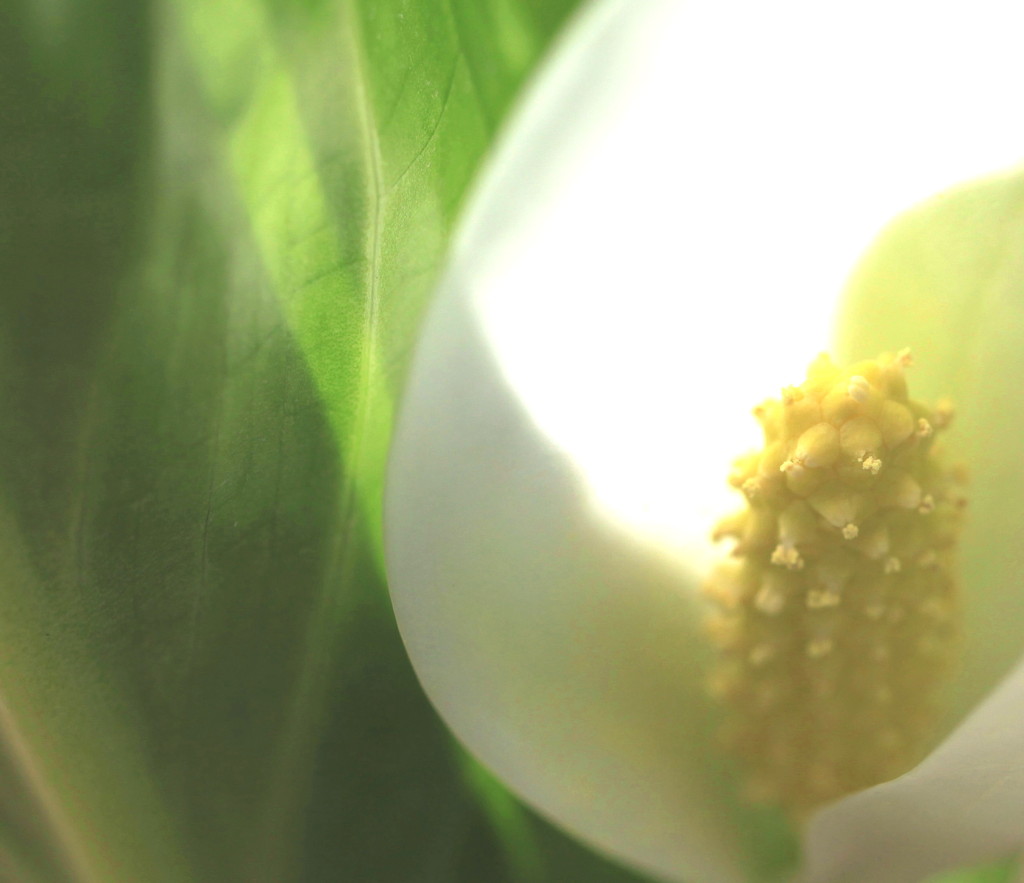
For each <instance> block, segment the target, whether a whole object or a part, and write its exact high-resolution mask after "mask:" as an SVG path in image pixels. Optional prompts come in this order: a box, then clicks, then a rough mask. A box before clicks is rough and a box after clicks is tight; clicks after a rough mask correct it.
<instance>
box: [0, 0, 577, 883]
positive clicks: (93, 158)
mask: <svg viewBox="0 0 1024 883" xmlns="http://www.w3.org/2000/svg"><path fill="white" fill-rule="evenodd" d="M574 5H575V3H574V0H556V2H541V0H486V2H481V0H361V2H357V0H348V2H345V0H307V2H284V0H278V2H269V0H267V2H260V0H224V2H217V3H207V2H201V0H180V2H172V0H167V2H158V0H152V2H148V3H147V2H140V0H96V2H94V3H92V4H88V5H85V6H83V5H78V4H73V3H69V2H66V0H52V2H47V3H37V2H36V0H12V2H10V3H7V4H5V5H4V6H3V9H2V10H0V119H3V120H4V132H5V135H4V141H3V144H2V147H0V157H2V172H0V265H2V266H3V268H4V273H3V276H2V277H0V278H2V279H3V296H2V297H0V407H2V409H3V421H2V424H0V457H2V460H0V462H2V464H3V465H2V467H0V563H2V564H0V648H2V654H0V744H2V746H3V753H2V756H0V877H3V878H4V879H14V880H18V881H22V880H24V881H28V883H35V881H38V883H49V881H76V883H83V881H90V883H119V881H126V883H127V881H132V883H135V881H141V880H145V881H147V883H165V881H166V883H176V881H186V880H187V881H203V880H211V881H214V880H215V881H218V883H221V881H233V880H237V881H246V883H259V881H267V883H279V881H287V880H303V881H317V880H325V881H326V880H336V879H345V880H349V881H360V880H365V881H387V880H411V879H416V880H417V881H430V880H437V881H442V880H444V881H450V880H458V879H465V880H467V881H469V880H480V879H488V880H495V881H500V880H501V879H504V878H505V877H506V876H507V873H508V872H507V870H506V865H508V864H509V862H508V851H507V846H506V847H505V848H504V849H503V847H502V846H501V845H500V844H499V842H498V841H496V840H495V836H496V835H495V834H494V833H493V832H492V827H491V822H490V821H489V819H490V816H489V815H488V813H487V811H486V809H485V808H481V806H480V804H479V803H478V802H477V799H476V796H475V791H474V789H473V788H472V787H470V786H468V785H467V784H466V779H465V778H464V776H463V772H462V762H461V761H460V759H459V757H458V753H457V751H456V749H455V748H454V747H453V745H452V744H451V742H450V740H449V739H448V737H447V736H446V734H445V733H444V731H443V729H442V728H441V726H440V725H439V723H438V722H437V720H436V718H435V716H434V714H433V712H432V710H431V709H430V708H429V706H428V704H427V702H426V700H425V699H424V698H423V697H422V695H421V693H420V691H419V688H418V685H417V684H416V682H415V679H414V677H413V675H412V673H411V671H410V669H409V667H408V664H407V661H406V658H405V654H404V650H403V649H402V647H401V643H400V641H399V639H398V636H397V633H396V630H395V627H394V624H393V621H392V618H391V613H390V607H389V605H388V601H387V597H386V593H385V592H384V591H383V579H382V576H381V565H380V551H379V550H380V535H379V534H380V523H379V507H380V487H381V481H382V470H383V463H384V460H385V457H386V454H387V444H388V439H389V436H390V430H391V419H392V411H393V405H394V399H395V396H396V395H397V393H398V391H399V389H400V386H401V382H402V378H403V373H404V370H405V365H406V363H407V361H408V358H409V354H410V350H411V348H412V346H413V344H414V342H415V336H416V331H417V328H418V326H419V322H420V318H421V315H422V313H423V310H424V307H425V305H426V302H427V299H428V296H429V293H430V291H431V288H432V285H433V284H434V282H435V280H436V277H437V274H438V269H439V267H440V264H441V261H442V259H443V257H444V252H445V248H446V244H447V241H448V238H449V236H450V233H451V229H452V225H453V222H454V220H455V218H456V215H457V213H458V210H459V207H460V205H461V204H462V201H463V198H464V195H465V192H466V188H467V186H468V184H469V183H470V181H471V179H472V176H473V174H474V173H475V172H476V170H477V169H478V167H479V164H480V161H481V159H482V157H483V156H484V154H485V152H486V149H487V147H488V145H489V144H490V143H491V141H492V139H493V137H494V135H495V132H496V129H497V127H498V125H499V124H500V122H501V121H502V119H503V118H504V117H505V114H506V112H507V110H508V107H509V104H510V101H511V100H512V98H513V97H514V95H515V94H516V92H517V90H518V89H519V88H520V86H521V84H522V82H523V80H524V78H525V76H526V75H527V73H528V72H529V70H530V69H531V67H532V66H533V65H534V64H535V63H536V61H537V59H538V58H539V57H540V55H541V53H542V52H543V51H544V49H545V47H546V46H547V44H548V43H549V41H550V39H551V37H552V35H553V34H554V33H555V31H556V30H557V28H558V27H559V26H560V25H561V23H562V22H563V20H564V19H565V17H566V15H567V14H568V13H569V11H570V9H571V8H572V7H573V6H574ZM541 861H543V859H541Z"/></svg>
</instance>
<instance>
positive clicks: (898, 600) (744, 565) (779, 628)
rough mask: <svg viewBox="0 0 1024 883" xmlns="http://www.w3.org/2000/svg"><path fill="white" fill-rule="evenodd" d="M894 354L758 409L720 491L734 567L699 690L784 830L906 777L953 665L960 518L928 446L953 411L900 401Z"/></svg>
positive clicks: (948, 480)
mask: <svg viewBox="0 0 1024 883" xmlns="http://www.w3.org/2000/svg"><path fill="white" fill-rule="evenodd" d="M909 364H910V356H909V353H908V352H906V351H904V352H901V353H899V354H897V355H895V356H889V355H884V356H881V357H880V358H878V359H877V360H873V361H869V362H862V363H860V364H857V365H854V366H853V367H852V368H850V369H848V370H841V369H839V368H837V367H836V366H835V365H834V364H833V363H832V362H831V360H830V359H829V358H828V357H827V356H821V357H819V359H818V360H817V361H815V363H814V364H813V365H812V366H811V368H810V370H809V372H808V377H807V380H806V382H805V383H804V384H803V385H802V386H800V387H790V388H787V389H785V390H783V395H782V399H781V401H776V400H771V401H768V402H765V403H764V404H763V405H761V406H760V407H758V408H757V409H755V412H754V413H755V415H756V416H757V418H758V420H759V421H760V422H761V425H762V427H763V429H764V437H765V445H764V449H763V450H762V451H760V452H759V453H756V454H751V455H748V456H746V457H743V458H741V459H740V460H739V461H738V462H737V463H736V465H735V469H734V472H733V474H732V476H731V477H730V481H731V483H732V484H733V485H734V486H735V487H736V488H737V489H739V490H740V491H741V492H742V493H743V494H744V496H745V497H746V501H747V504H746V508H745V509H744V510H743V511H742V512H740V513H739V514H737V515H736V516H733V517H731V518H728V519H726V520H725V521H724V522H722V523H721V524H720V525H719V526H718V528H717V531H716V535H717V536H719V537H731V538H734V539H735V547H734V548H733V554H732V558H731V559H730V560H729V561H727V562H725V563H724V564H723V565H722V566H721V567H720V568H719V569H718V570H717V571H716V572H715V574H714V575H713V577H712V578H711V580H710V581H709V584H708V587H707V591H708V593H709V595H710V596H711V597H712V598H713V600H714V601H715V603H716V612H715V614H714V615H713V616H712V618H711V620H710V621H709V633H710V634H711V637H712V640H713V641H714V643H715V644H716V645H717V647H718V648H719V651H720V657H721V659H720V662H719V665H718V668H717V671H716V672H715V674H714V677H713V678H712V684H711V688H712V691H713V692H714V693H715V695H716V696H717V697H719V698H720V699H721V700H722V701H723V702H724V703H725V704H726V705H727V706H728V707H729V709H730V713H729V723H728V725H727V727H726V732H725V733H724V734H723V736H724V737H725V740H726V742H727V743H728V745H729V746H730V747H731V748H732V749H733V750H734V751H735V752H737V753H738V754H739V755H740V756H741V758H742V759H743V761H744V762H745V765H746V767H747V769H748V770H749V774H750V775H749V788H748V790H749V793H750V796H751V797H752V798H753V799H756V800H764V801H769V802H773V803H777V804H779V805H781V806H783V807H785V808H786V809H788V810H789V811H790V812H791V813H793V814H794V815H795V816H796V817H800V816H802V815H804V814H805V813H806V812H807V811H808V810H809V809H812V808H813V807H815V806H817V805H819V804H822V803H825V802H827V801H829V800H832V799H834V798H837V797H840V796H842V795H844V794H847V793H849V792H851V791H856V790H858V789H861V788H865V787H868V786H870V785H874V784H877V783H878V782H881V781H884V780H887V779H890V778H892V777H894V776H896V775H899V774H901V773H903V772H905V771H906V770H907V769H908V768H909V767H910V766H912V765H913V764H914V763H915V762H916V761H917V760H918V759H919V755H920V752H921V750H922V747H923V746H924V745H925V744H926V743H927V740H928V736H929V729H930V725H931V723H932V720H933V718H934V703H935V701H936V693H937V690H938V688H939V687H940V686H941V685H942V683H943V681H944V679H945V677H946V675H947V673H948V671H949V669H950V666H951V664H952V663H953V661H954V659H955V656H956V651H957V643H958V621H959V610H958V605H957V592H956V584H955V579H954V562H953V555H954V551H955V545H956V541H957V535H958V532H959V526H960V522H961V517H962V510H963V507H964V505H965V502H966V500H965V497H964V496H963V493H962V487H963V483H964V477H963V474H962V470H961V469H959V468H949V467H946V466H944V465H943V464H942V462H941V459H940V457H939V456H938V454H939V451H938V449H937V447H936V438H937V436H938V435H939V434H941V432H942V430H943V429H944V428H945V427H946V425H947V424H948V423H949V420H950V418H951V416H952V415H951V409H950V407H949V406H948V405H944V404H940V405H939V406H938V407H936V408H928V407H926V406H924V405H922V404H920V403H918V402H915V401H912V400H911V399H909V398H908V395H907V384H906V379H905V369H906V368H907V367H908V365H909Z"/></svg>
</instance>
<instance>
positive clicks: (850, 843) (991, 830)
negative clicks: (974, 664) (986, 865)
mask: <svg viewBox="0 0 1024 883" xmlns="http://www.w3.org/2000/svg"><path fill="white" fill-rule="evenodd" d="M1022 709H1024V664H1022V665H1020V666H1018V667H1017V668H1016V669H1015V670H1014V671H1013V672H1012V673H1011V674H1010V676H1009V677H1008V678H1007V679H1006V680H1005V681H1004V682H1003V683H1002V684H1001V685H1000V687H999V688H998V689H997V690H996V691H995V692H994V693H993V694H992V695H991V696H989V697H988V699H986V700H985V702H984V703H983V704H982V705H981V706H980V707H979V708H977V709H976V710H975V711H974V713H973V714H971V716H970V717H969V718H968V719H967V720H966V721H965V722H964V724H963V726H961V727H959V728H958V729H957V730H956V732H954V733H953V735H952V736H951V737H950V738H949V739H948V740H946V742H944V743H943V744H942V745H941V746H939V748H937V749H936V750H935V751H934V752H933V753H932V754H931V755H930V756H929V757H928V758H927V759H926V760H925V761H924V762H923V763H921V764H920V765H919V766H918V767H917V768H915V769H914V770H911V772H909V773H907V774H906V775H905V776H902V777H901V778H899V779H896V780H894V781H892V782H887V783H886V784H884V785H879V786H878V787H876V788H871V789H869V790H867V791H864V792H861V793H860V794H857V795H855V796H853V797H849V798H847V799H846V800H844V801H841V802H840V803H838V804H836V805H835V806H833V807H831V808H830V809H827V810H824V811H822V812H821V813H819V814H818V816H817V817H816V818H815V819H814V821H813V822H812V824H811V827H810V830H809V839H808V843H809V846H808V852H807V866H808V871H807V878H806V883H915V881H918V880H923V879H925V878H926V877H927V876H928V875H930V874H934V873H936V872H939V871H944V870H948V869H951V868H956V867H961V866H967V865H971V864H976V863H977V864H980V863H982V862H985V861H990V860H995V859H1001V858H1007V857H1010V856H1012V855H1014V854H1015V853H1017V852H1018V851H1020V850H1021V849H1022V848H1024V762H1022V759H1024V714H1022V713H1021V712H1022Z"/></svg>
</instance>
